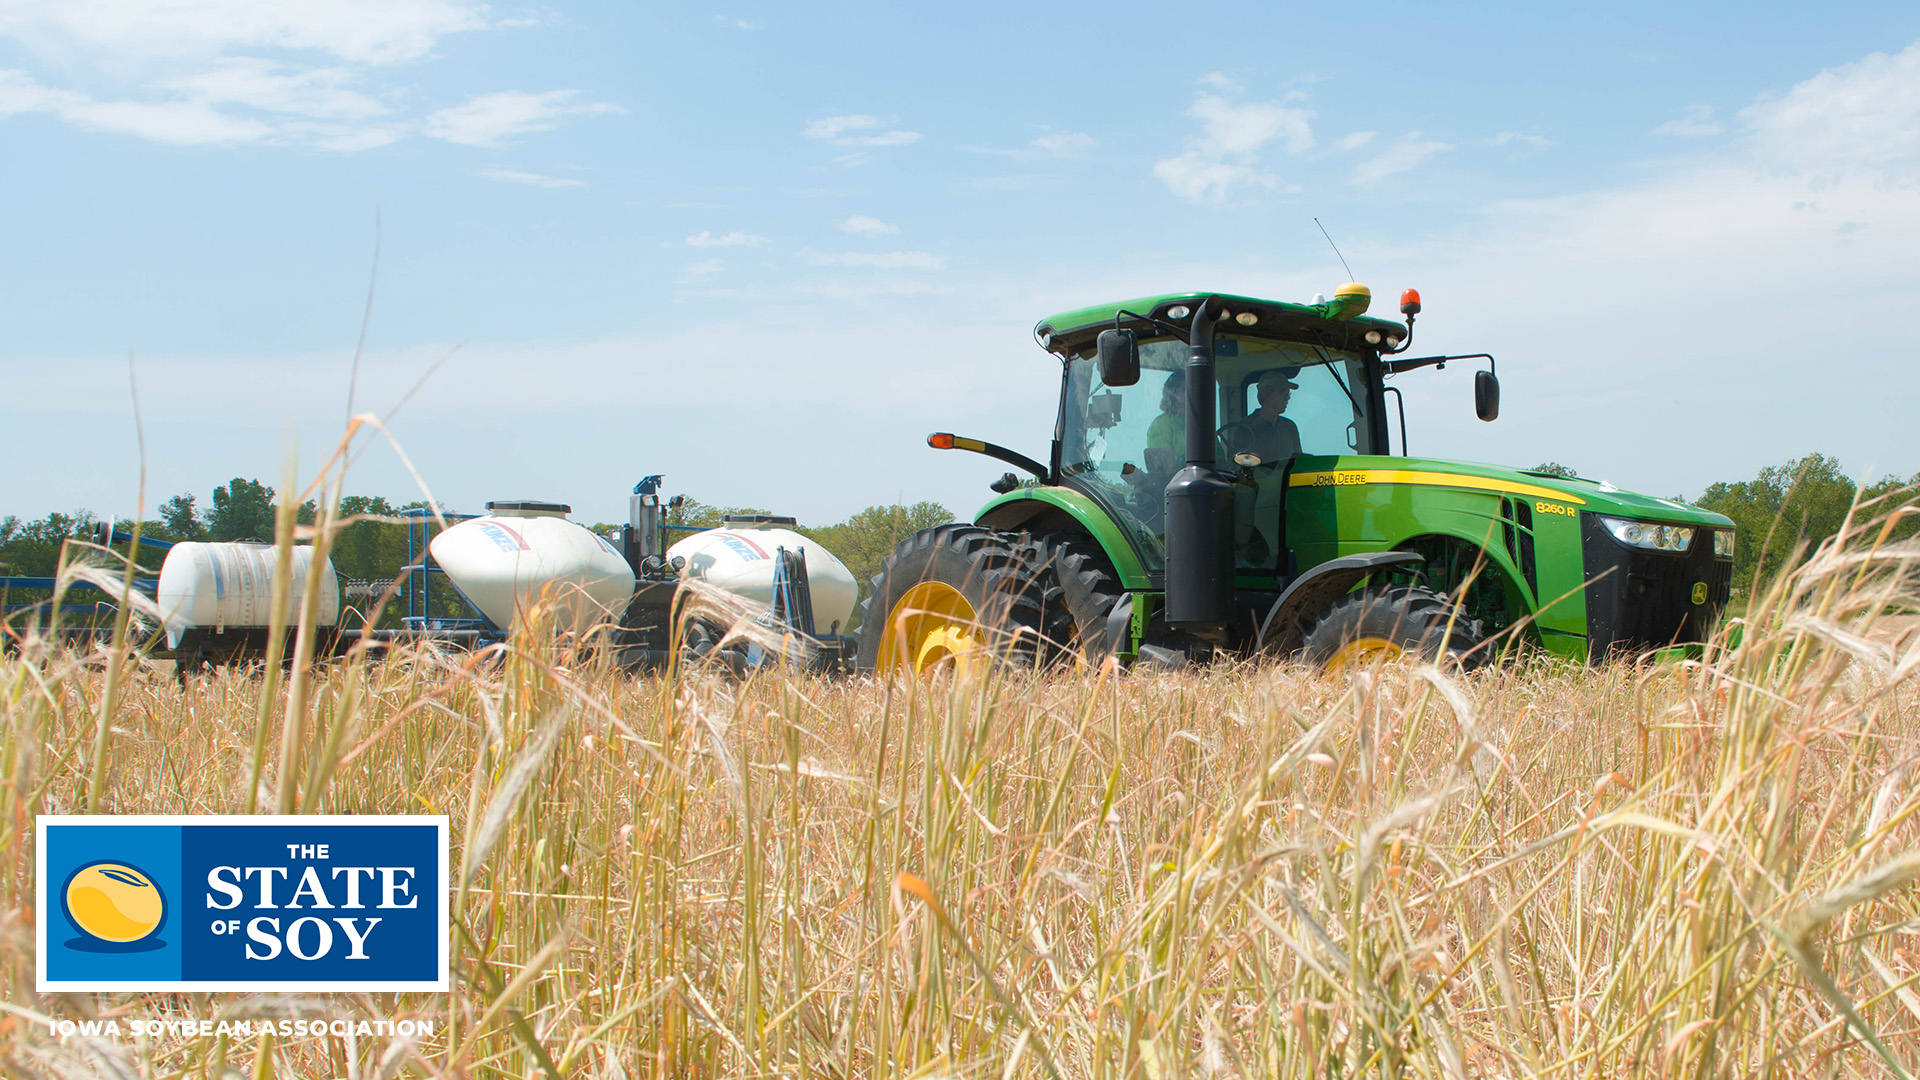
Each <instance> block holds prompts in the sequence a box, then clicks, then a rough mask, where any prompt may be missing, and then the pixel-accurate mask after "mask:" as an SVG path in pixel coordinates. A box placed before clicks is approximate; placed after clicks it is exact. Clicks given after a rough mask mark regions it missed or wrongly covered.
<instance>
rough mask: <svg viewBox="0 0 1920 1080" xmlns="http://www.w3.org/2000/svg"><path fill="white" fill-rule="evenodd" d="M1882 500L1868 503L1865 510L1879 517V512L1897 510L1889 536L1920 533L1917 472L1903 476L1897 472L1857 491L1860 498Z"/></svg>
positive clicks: (1909, 536)
mask: <svg viewBox="0 0 1920 1080" xmlns="http://www.w3.org/2000/svg"><path fill="white" fill-rule="evenodd" d="M1876 499H1879V500H1884V501H1882V502H1879V503H1877V504H1876V505H1874V506H1872V507H1870V508H1869V509H1868V510H1867V513H1868V514H1871V515H1873V516H1874V517H1878V516H1879V515H1881V514H1889V513H1892V514H1896V517H1895V519H1894V524H1893V530H1892V533H1891V534H1890V535H1889V539H1892V540H1911V539H1913V537H1914V536H1916V535H1920V473H1914V474H1913V475H1912V476H1910V477H1908V478H1906V479H1905V480H1902V479H1900V478H1899V477H1897V476H1887V477H1882V478H1881V480H1880V482H1879V483H1876V484H1874V485H1872V486H1871V487H1868V488H1866V489H1865V490H1863V491H1861V492H1860V501H1861V502H1867V501H1869V500H1876Z"/></svg>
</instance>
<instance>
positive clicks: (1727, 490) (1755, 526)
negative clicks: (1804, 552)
mask: <svg viewBox="0 0 1920 1080" xmlns="http://www.w3.org/2000/svg"><path fill="white" fill-rule="evenodd" d="M1856 490H1857V489H1856V488H1855V485H1854V482H1853V481H1852V480H1851V479H1849V478H1848V477H1847V475H1846V474H1845V473H1844V472H1842V471H1840V462H1838V461H1837V460H1835V459H1833V458H1830V457H1827V456H1826V455H1824V454H1808V455H1807V456H1806V457H1803V458H1800V459H1798V460H1795V461H1789V462H1787V463H1786V464H1785V465H1769V466H1768V467H1766V468H1764V469H1761V470H1760V475H1759V476H1757V477H1755V478H1754V479H1752V480H1743V481H1739V482H1737V483H1724V482H1723V483H1717V484H1713V485H1710V486H1709V487H1708V488H1707V490H1706V493H1705V494H1703V495H1701V496H1700V498H1699V499H1698V500H1697V501H1698V504H1699V505H1700V506H1702V507H1705V508H1706V509H1708V510H1712V511H1714V512H1715V513H1720V514H1725V515H1726V516H1728V517H1730V518H1732V519H1733V523H1734V525H1735V526H1736V527H1737V528H1738V529H1739V539H1738V540H1737V541H1736V542H1735V546H1734V559H1733V582H1734V587H1736V588H1744V587H1745V586H1746V585H1747V584H1748V583H1749V582H1751V581H1753V579H1754V573H1755V571H1756V569H1757V570H1758V572H1759V575H1760V578H1761V579H1762V580H1766V579H1768V578H1771V577H1773V576H1774V575H1775V574H1777V573H1779V572H1780V571H1781V570H1782V569H1783V568H1785V567H1786V565H1787V559H1788V557H1789V556H1791V555H1792V554H1793V552H1794V550H1795V548H1796V547H1797V546H1798V545H1800V544H1801V543H1802V542H1804V543H1805V544H1806V547H1807V548H1808V549H1809V550H1810V549H1811V548H1812V547H1813V546H1814V545H1816V544H1818V543H1819V542H1820V541H1822V540H1825V539H1826V538H1827V537H1829V536H1832V535H1833V534H1834V533H1836V532H1839V531H1840V523H1841V522H1842V521H1844V520H1846V516H1847V510H1848V508H1849V507H1851V506H1852V505H1853V498H1854V494H1855V492H1856Z"/></svg>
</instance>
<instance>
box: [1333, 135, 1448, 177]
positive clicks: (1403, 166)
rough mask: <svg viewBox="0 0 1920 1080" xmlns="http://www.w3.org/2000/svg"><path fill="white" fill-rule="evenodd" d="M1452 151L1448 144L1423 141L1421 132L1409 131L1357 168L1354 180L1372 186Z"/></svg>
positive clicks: (1429, 140)
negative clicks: (1376, 182)
mask: <svg viewBox="0 0 1920 1080" xmlns="http://www.w3.org/2000/svg"><path fill="white" fill-rule="evenodd" d="M1451 149H1453V147H1451V146H1450V145H1448V144H1446V143H1443V142H1434V141H1433V140H1431V139H1422V138H1421V137H1420V133H1419V132H1417V131H1409V132H1407V133H1406V134H1405V135H1402V136H1400V137H1399V138H1398V139H1395V140H1394V141H1393V145H1392V146H1389V147H1387V148H1386V149H1385V150H1383V151H1381V152H1380V153H1379V154H1376V155H1375V156H1373V157H1371V158H1369V159H1367V160H1366V161H1363V162H1361V163H1360V164H1359V165H1357V166H1355V167H1354V170H1353V179H1354V182H1355V183H1360V184H1371V183H1373V182H1375V181H1377V180H1384V179H1386V178H1387V177H1389V176H1392V175H1393V174H1395V173H1402V172H1406V171H1407V170H1408V169H1411V168H1413V167H1414V166H1416V165H1418V164H1420V163H1421V162H1423V161H1425V160H1427V159H1428V158H1430V157H1432V156H1433V155H1435V154H1438V153H1440V152H1441V151H1443V150H1451Z"/></svg>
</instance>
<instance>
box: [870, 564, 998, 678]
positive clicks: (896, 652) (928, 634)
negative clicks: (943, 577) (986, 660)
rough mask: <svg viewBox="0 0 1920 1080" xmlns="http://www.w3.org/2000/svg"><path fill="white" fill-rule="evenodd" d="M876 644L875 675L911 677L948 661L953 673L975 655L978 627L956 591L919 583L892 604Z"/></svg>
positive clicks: (943, 585) (978, 647) (940, 584)
mask: <svg viewBox="0 0 1920 1080" xmlns="http://www.w3.org/2000/svg"><path fill="white" fill-rule="evenodd" d="M887 627H888V631H887V634H886V636H885V637H882V638H881V639H880V657H879V661H880V670H881V671H896V670H898V669H900V668H903V667H910V668H912V669H913V671H914V673H915V674H919V673H922V672H926V671H930V670H932V669H933V668H935V667H938V666H939V665H940V664H943V663H948V662H951V663H952V664H953V665H954V666H955V667H956V668H957V667H959V666H960V665H961V664H962V663H965V662H966V659H967V658H968V657H970V656H971V657H978V656H980V655H983V654H982V653H981V651H980V650H981V638H980V624H979V622H978V621H977V620H976V617H975V615H974V611H973V605H972V604H970V603H968V602H967V598H966V597H964V596H961V595H960V590H958V589H956V588H954V587H953V586H951V585H948V584H946V583H944V582H939V581H923V582H921V583H920V584H918V585H915V586H914V587H913V588H911V589H908V590H907V591H906V594H905V595H904V596H902V597H900V599H899V600H898V601H897V602H895V603H894V605H893V610H892V611H890V612H888V614H887Z"/></svg>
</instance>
